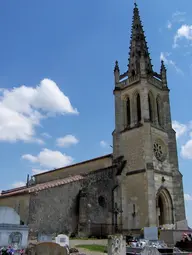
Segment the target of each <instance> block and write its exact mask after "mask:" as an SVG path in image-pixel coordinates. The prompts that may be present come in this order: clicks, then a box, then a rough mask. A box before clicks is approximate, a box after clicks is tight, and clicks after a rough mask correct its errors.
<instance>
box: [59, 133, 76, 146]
mask: <svg viewBox="0 0 192 255" xmlns="http://www.w3.org/2000/svg"><path fill="white" fill-rule="evenodd" d="M78 142H79V140H78V139H77V138H76V137H75V136H74V135H66V136H64V137H60V138H58V139H57V140H56V144H57V146H59V147H69V146H71V145H75V144H77V143H78Z"/></svg>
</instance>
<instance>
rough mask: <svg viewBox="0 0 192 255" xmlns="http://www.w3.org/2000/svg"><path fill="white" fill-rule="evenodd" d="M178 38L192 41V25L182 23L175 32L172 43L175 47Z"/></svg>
mask: <svg viewBox="0 0 192 255" xmlns="http://www.w3.org/2000/svg"><path fill="white" fill-rule="evenodd" d="M180 39H186V40H188V41H192V25H186V24H185V25H182V26H181V27H180V28H179V29H178V30H177V32H176V34H175V36H174V44H173V47H174V48H176V47H177V46H178V44H177V42H178V40H180Z"/></svg>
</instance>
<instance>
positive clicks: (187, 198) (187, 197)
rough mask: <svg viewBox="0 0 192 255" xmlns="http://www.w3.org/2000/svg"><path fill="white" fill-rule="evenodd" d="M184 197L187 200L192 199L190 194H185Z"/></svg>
mask: <svg viewBox="0 0 192 255" xmlns="http://www.w3.org/2000/svg"><path fill="white" fill-rule="evenodd" d="M184 198H185V200H186V201H192V196H191V195H189V194H184Z"/></svg>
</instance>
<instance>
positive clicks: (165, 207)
mask: <svg viewBox="0 0 192 255" xmlns="http://www.w3.org/2000/svg"><path fill="white" fill-rule="evenodd" d="M156 208H157V224H158V226H162V225H165V224H173V223H174V219H173V202H172V198H171V195H170V193H169V191H168V190H167V189H166V188H164V187H163V188H160V189H159V191H158V192H157V195H156Z"/></svg>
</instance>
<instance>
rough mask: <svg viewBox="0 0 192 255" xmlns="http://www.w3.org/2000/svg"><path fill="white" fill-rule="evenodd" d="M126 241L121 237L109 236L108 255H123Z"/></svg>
mask: <svg viewBox="0 0 192 255" xmlns="http://www.w3.org/2000/svg"><path fill="white" fill-rule="evenodd" d="M125 254H126V241H125V238H124V237H123V235H110V236H109V237H108V255H125Z"/></svg>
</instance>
